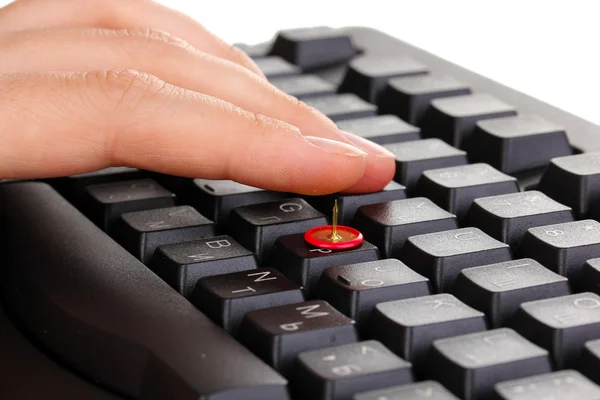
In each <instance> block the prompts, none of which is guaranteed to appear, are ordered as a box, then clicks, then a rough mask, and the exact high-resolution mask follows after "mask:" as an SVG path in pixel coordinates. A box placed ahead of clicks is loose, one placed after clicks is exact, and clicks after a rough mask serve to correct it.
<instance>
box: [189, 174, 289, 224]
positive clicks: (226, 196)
mask: <svg viewBox="0 0 600 400" xmlns="http://www.w3.org/2000/svg"><path fill="white" fill-rule="evenodd" d="M286 196H287V195H286V193H282V192H272V191H269V190H263V189H259V188H256V187H253V186H248V185H243V184H241V183H237V182H234V181H229V180H209V179H194V180H193V182H192V185H191V189H190V194H189V197H190V199H191V201H190V203H191V204H192V205H193V206H194V207H196V208H197V209H198V211H200V213H201V214H202V215H205V216H206V217H207V218H209V219H210V220H212V221H213V222H214V223H215V225H217V229H219V230H222V228H223V227H224V226H226V223H227V218H229V214H230V213H231V210H233V209H234V208H235V207H240V206H247V205H251V204H258V203H266V202H269V201H275V200H280V199H284V198H285V197H286Z"/></svg>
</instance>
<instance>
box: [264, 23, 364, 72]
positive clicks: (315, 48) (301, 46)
mask: <svg viewBox="0 0 600 400" xmlns="http://www.w3.org/2000/svg"><path fill="white" fill-rule="evenodd" d="M270 53H271V54H273V55H277V56H280V57H282V58H284V59H286V60H287V61H289V62H291V63H292V64H295V65H297V66H299V67H300V68H302V69H304V70H311V69H315V68H322V67H327V66H330V65H333V64H338V63H345V62H346V61H348V60H350V59H351V58H352V57H354V55H355V54H356V49H355V48H354V46H353V44H352V40H351V38H350V36H348V35H347V34H346V33H344V32H342V31H339V30H336V29H332V28H329V27H310V28H297V29H287V30H283V31H280V32H279V34H278V35H277V39H276V40H275V43H274V44H273V48H272V50H271V52H270Z"/></svg>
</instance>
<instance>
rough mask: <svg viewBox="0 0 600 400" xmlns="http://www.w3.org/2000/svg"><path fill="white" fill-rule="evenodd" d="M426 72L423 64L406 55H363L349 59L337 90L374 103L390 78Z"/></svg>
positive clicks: (426, 69)
mask: <svg viewBox="0 0 600 400" xmlns="http://www.w3.org/2000/svg"><path fill="white" fill-rule="evenodd" d="M427 72H428V68H427V67H426V66H425V65H423V64H421V63H420V62H418V61H415V60H413V59H412V58H409V57H406V56H383V57H382V56H374V55H365V56H361V57H358V58H355V59H354V60H352V61H350V63H349V64H348V69H347V70H346V74H345V76H344V79H343V80H342V83H341V84H340V89H339V90H340V92H342V93H354V94H356V95H358V96H359V97H360V98H362V99H364V100H366V101H368V102H369V103H375V102H376V101H377V98H378V97H379V95H380V94H381V92H382V91H383V89H385V86H386V84H387V81H388V80H390V79H391V78H394V77H399V76H410V75H421V74H426V73H427Z"/></svg>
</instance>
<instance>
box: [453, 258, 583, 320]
mask: <svg viewBox="0 0 600 400" xmlns="http://www.w3.org/2000/svg"><path fill="white" fill-rule="evenodd" d="M452 293H454V294H455V295H456V297H458V298H459V299H461V300H462V301H464V302H465V303H466V304H468V305H470V306H471V307H473V308H475V309H477V310H479V311H482V312H484V313H485V314H486V315H487V316H488V318H489V319H488V320H489V322H490V325H491V326H492V328H500V327H501V326H509V325H510V324H511V322H512V319H513V317H514V316H515V314H516V312H517V311H518V310H519V306H520V304H521V303H525V302H528V301H534V300H542V299H547V298H551V297H559V296H566V295H569V294H571V289H570V287H569V281H568V280H567V278H565V277H563V276H560V275H558V274H556V273H554V272H552V271H550V270H549V269H547V268H544V267H543V266H542V265H541V264H540V263H538V262H537V261H535V260H532V259H521V260H514V261H507V262H503V263H497V264H491V265H485V266H481V267H474V268H467V269H463V270H462V271H461V273H460V275H459V276H458V278H457V279H456V283H455V284H454V288H453V290H452Z"/></svg>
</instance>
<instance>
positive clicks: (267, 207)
mask: <svg viewBox="0 0 600 400" xmlns="http://www.w3.org/2000/svg"><path fill="white" fill-rule="evenodd" d="M319 225H327V218H326V217H325V215H323V214H322V213H320V212H318V211H317V210H315V209H314V208H313V207H311V206H310V205H309V204H308V203H307V202H306V201H304V200H302V199H298V198H291V199H287V200H278V201H271V202H268V203H261V204H252V205H248V206H241V207H237V208H235V209H234V210H233V211H232V212H231V215H230V217H229V223H228V229H229V232H231V234H232V235H233V237H234V238H235V239H236V240H238V241H239V242H240V244H242V246H244V247H246V248H248V249H250V250H252V252H253V253H254V254H255V256H256V258H257V261H258V263H259V264H262V263H263V261H264V260H265V259H266V258H267V256H268V255H269V253H270V252H271V249H272V247H273V245H274V244H275V241H276V240H277V238H278V237H279V236H284V235H291V234H295V233H304V232H306V231H307V230H308V229H310V228H312V227H315V226H319Z"/></svg>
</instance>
